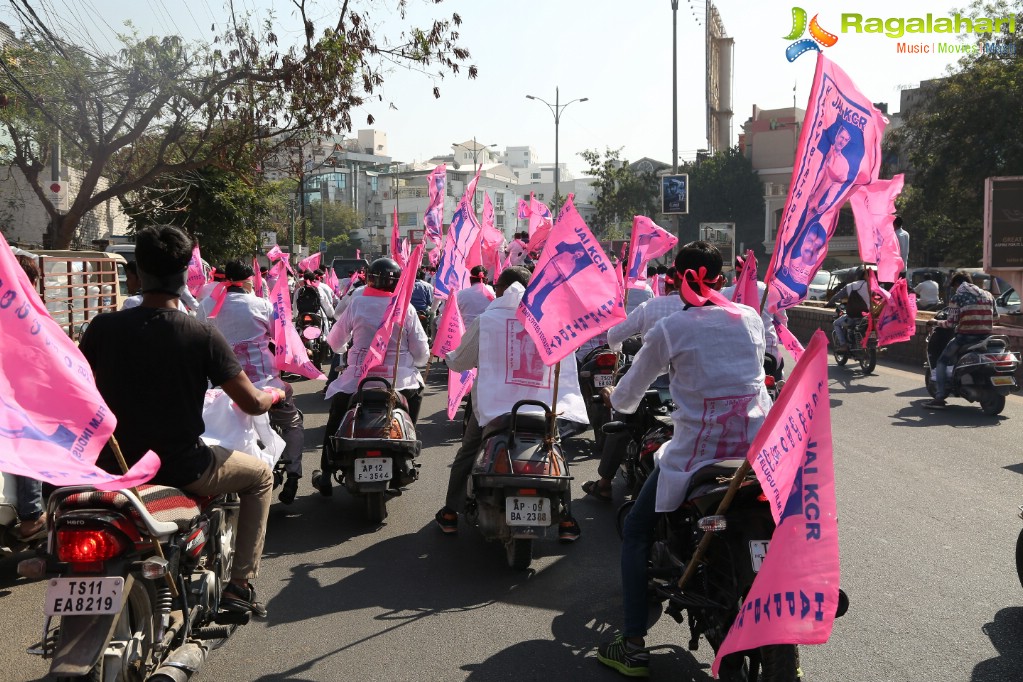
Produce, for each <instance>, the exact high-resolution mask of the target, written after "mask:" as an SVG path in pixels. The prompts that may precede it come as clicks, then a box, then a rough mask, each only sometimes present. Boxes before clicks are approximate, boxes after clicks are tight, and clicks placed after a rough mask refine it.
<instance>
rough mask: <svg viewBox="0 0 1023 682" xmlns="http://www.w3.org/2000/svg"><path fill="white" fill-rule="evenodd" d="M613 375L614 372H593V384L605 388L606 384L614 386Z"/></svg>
mask: <svg viewBox="0 0 1023 682" xmlns="http://www.w3.org/2000/svg"><path fill="white" fill-rule="evenodd" d="M614 382H615V375H614V374H594V375H593V385H594V386H596V387H597V388H605V387H607V386H614Z"/></svg>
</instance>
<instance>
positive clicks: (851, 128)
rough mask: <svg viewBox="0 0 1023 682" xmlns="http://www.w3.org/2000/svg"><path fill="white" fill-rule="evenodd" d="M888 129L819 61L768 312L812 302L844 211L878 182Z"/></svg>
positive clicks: (832, 67) (774, 260) (771, 273)
mask: <svg viewBox="0 0 1023 682" xmlns="http://www.w3.org/2000/svg"><path fill="white" fill-rule="evenodd" d="M887 123H888V119H886V118H885V117H884V116H883V115H882V114H881V112H880V111H879V110H878V109H877V107H875V106H874V105H873V104H872V103H871V99H870V98H869V97H867V96H866V95H864V94H862V93H861V92H860V91H859V89H858V88H857V87H856V84H855V83H853V82H852V80H851V79H850V78H849V76H847V75H846V73H845V72H844V71H842V69H840V68H839V67H838V66H837V65H836V64H835V63H834V62H832V61H830V60H829V59H828V58H827V57H825V56H824V55H823V54H818V55H817V71H816V73H815V74H814V80H813V86H812V88H811V90H810V101H809V103H808V104H807V107H806V117H805V118H804V119H803V125H802V127H801V130H802V132H801V134H800V138H799V145H798V147H797V149H796V159H795V163H794V164H793V170H792V182H791V183H790V186H789V195H788V199H787V200H786V202H785V208H784V210H783V211H782V216H781V222H780V224H779V226H778V239H777V242H776V244H775V249H774V253H773V254H772V255H771V263H770V265H769V266H768V268H767V274H766V275H765V281H766V283H767V285H768V296H767V310H768V311H769V312H772V313H775V312H778V311H779V310H784V309H786V308H791V307H792V306H794V305H796V304H798V303H800V302H801V301H803V300H804V299H805V298H806V294H807V291H808V289H809V285H810V282H811V281H812V280H813V276H814V275H815V274H817V271H818V270H819V269H820V267H821V265H822V264H823V262H824V258H825V257H826V256H827V244H828V240H829V239H831V235H832V234H834V232H835V227H836V226H837V224H838V213H839V210H840V209H841V208H842V206H843V205H844V204H845V202H846V200H847V199H848V198H849V196H850V194H852V193H853V192H855V191H856V188H857V187H859V186H861V185H867V184H870V183H872V182H876V181H877V176H878V172H879V170H880V168H881V138H882V136H883V135H884V128H885V125H886V124H887Z"/></svg>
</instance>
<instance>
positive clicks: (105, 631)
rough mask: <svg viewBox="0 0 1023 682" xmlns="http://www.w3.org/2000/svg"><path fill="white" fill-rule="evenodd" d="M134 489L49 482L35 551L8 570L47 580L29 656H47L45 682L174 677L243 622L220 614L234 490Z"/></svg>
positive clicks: (239, 616)
mask: <svg viewBox="0 0 1023 682" xmlns="http://www.w3.org/2000/svg"><path fill="white" fill-rule="evenodd" d="M137 492H138V496H136V494H135V491H134V490H121V491H116V492H101V491H98V490H96V489H94V488H92V487H90V486H71V487H65V488H58V489H57V490H56V491H54V492H53V493H52V494H51V495H50V499H49V502H48V504H47V513H48V514H49V518H50V519H51V526H50V531H49V535H48V539H47V545H46V549H45V551H43V552H41V553H40V554H39V555H38V556H36V557H33V558H31V559H26V560H24V561H22V562H20V563H19V565H18V573H19V574H21V575H22V576H25V577H27V578H32V579H41V578H46V579H47V586H46V597H45V602H44V614H45V616H46V620H45V624H44V626H43V633H44V639H43V641H42V642H40V643H39V644H37V645H36V646H34V647H33V648H31V649H29V652H30V653H33V654H38V655H41V656H43V657H44V658H49V659H51V661H52V662H51V664H50V674H51V675H52V676H55V677H56V678H57V679H62V680H79V679H80V680H123V681H125V682H135V681H140V680H145V679H148V680H162V681H173V682H182V681H184V680H187V679H188V677H189V675H190V674H191V673H194V672H195V671H196V670H198V668H199V667H200V666H201V665H202V663H203V661H204V660H205V658H206V655H207V654H208V653H209V651H210V650H211V649H212V648H213V647H214V646H215V645H216V644H218V643H220V642H221V641H222V640H225V639H227V638H228V637H230V636H231V634H232V633H233V632H234V630H235V629H236V628H237V626H238V625H241V624H244V623H247V622H248V620H249V615H250V614H248V613H235V612H227V611H225V612H221V611H220V597H221V589H222V587H223V586H224V585H225V584H226V583H227V582H228V581H229V580H230V573H231V562H232V558H233V553H234V542H235V527H236V524H237V518H238V508H239V503H238V496H237V495H236V494H229V495H222V496H220V497H216V498H213V499H198V498H194V497H191V496H189V495H188V494H186V493H184V492H183V491H181V490H178V489H177V488H170V487H166V486H158V485H142V486H139V487H138V489H137ZM157 547H159V548H160V551H157ZM54 623H56V625H54Z"/></svg>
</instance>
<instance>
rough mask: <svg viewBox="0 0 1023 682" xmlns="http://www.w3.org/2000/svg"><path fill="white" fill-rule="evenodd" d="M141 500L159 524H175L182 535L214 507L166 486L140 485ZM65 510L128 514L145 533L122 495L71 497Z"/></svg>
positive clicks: (95, 493) (206, 500) (204, 499)
mask: <svg viewBox="0 0 1023 682" xmlns="http://www.w3.org/2000/svg"><path fill="white" fill-rule="evenodd" d="M137 490H138V492H139V498H140V499H141V500H142V503H143V504H144V505H146V509H148V510H149V513H150V514H152V515H153V518H155V519H156V520H157V521H164V522H168V521H169V522H171V523H175V524H177V526H178V530H179V531H184V530H188V528H189V527H190V526H191V525H192V520H193V519H194V518H195V517H196V516H198V515H199V512H200V511H201V510H202V509H203V507H205V506H206V505H208V504H209V503H210V501H212V500H213V499H214V498H212V497H196V496H193V495H189V494H188V493H187V492H185V491H184V490H180V489H178V488H172V487H170V486H166V485H140V486H138V488H137ZM60 506H61V509H63V510H67V509H85V508H92V507H106V508H113V509H118V510H121V511H124V510H128V511H129V515H130V516H131V517H132V519H133V520H134V521H135V525H136V526H138V528H139V530H142V531H145V530H146V526H145V523H144V522H143V521H142V518H141V517H140V516H139V515H138V513H137V512H135V510H134V507H132V506H131V503H130V502H129V501H128V498H127V497H126V496H125V495H124V494H122V493H121V492H119V491H116V490H114V491H104V490H93V491H90V492H84V493H75V494H74V495H69V496H68V497H66V498H65V499H64V500H63V501H62V502H61V505H60Z"/></svg>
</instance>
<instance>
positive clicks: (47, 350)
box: [0, 234, 160, 490]
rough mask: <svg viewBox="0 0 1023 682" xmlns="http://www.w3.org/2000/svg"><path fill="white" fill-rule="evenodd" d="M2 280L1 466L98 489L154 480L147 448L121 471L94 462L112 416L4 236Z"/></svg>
mask: <svg viewBox="0 0 1023 682" xmlns="http://www.w3.org/2000/svg"><path fill="white" fill-rule="evenodd" d="M0 282H2V283H3V287H4V289H3V297H2V299H0V300H2V305H0V348H3V350H2V351H0V471H4V472H7V473H10V474H18V475H20V476H28V477H30V478H34V479H37V480H40V481H46V482H47V483H52V484H53V485H57V486H65V485H93V486H96V487H97V488H99V489H101V490H118V489H121V488H127V487H131V486H133V485H138V484H140V483H145V482H146V481H148V480H149V479H150V478H152V477H153V476H154V475H155V474H156V472H157V470H158V469H159V468H160V458H159V457H158V456H157V455H156V454H154V453H152V452H148V453H146V454H145V455H144V456H143V457H142V459H140V460H139V461H138V462H136V463H135V465H134V466H132V467H131V469H130V470H129V471H128V473H127V474H124V475H121V476H115V475H113V474H109V473H107V472H106V471H103V470H102V469H100V468H99V467H97V466H96V458H97V457H98V456H99V454H100V450H102V448H103V446H104V445H105V444H106V442H107V441H108V440H109V439H110V436H111V435H112V434H113V433H114V428H115V427H116V426H117V418H116V417H114V413H113V412H111V411H110V408H109V407H107V404H106V402H105V401H104V400H103V397H102V396H101V395H100V393H99V390H98V389H97V388H96V381H95V379H94V378H93V375H92V368H91V367H90V366H89V363H88V361H87V360H86V359H85V357H84V356H83V355H82V352H81V351H80V350H79V349H78V346H76V345H75V343H74V341H72V340H71V339H70V338H68V336H67V335H66V334H65V333H64V330H63V329H61V327H60V326H59V325H58V324H57V323H56V322H54V321H53V319H52V318H51V317H50V315H49V313H48V312H47V310H46V306H45V305H44V304H43V302H42V301H41V300H40V298H39V295H38V294H37V293H36V291H35V289H34V288H33V287H32V284H31V283H30V282H29V280H28V277H27V276H26V275H25V272H24V270H22V269H21V265H20V264H19V263H18V261H17V259H16V258H15V256H14V254H13V253H12V252H11V249H10V247H9V246H8V244H7V240H5V239H4V237H3V235H2V234H0Z"/></svg>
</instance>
